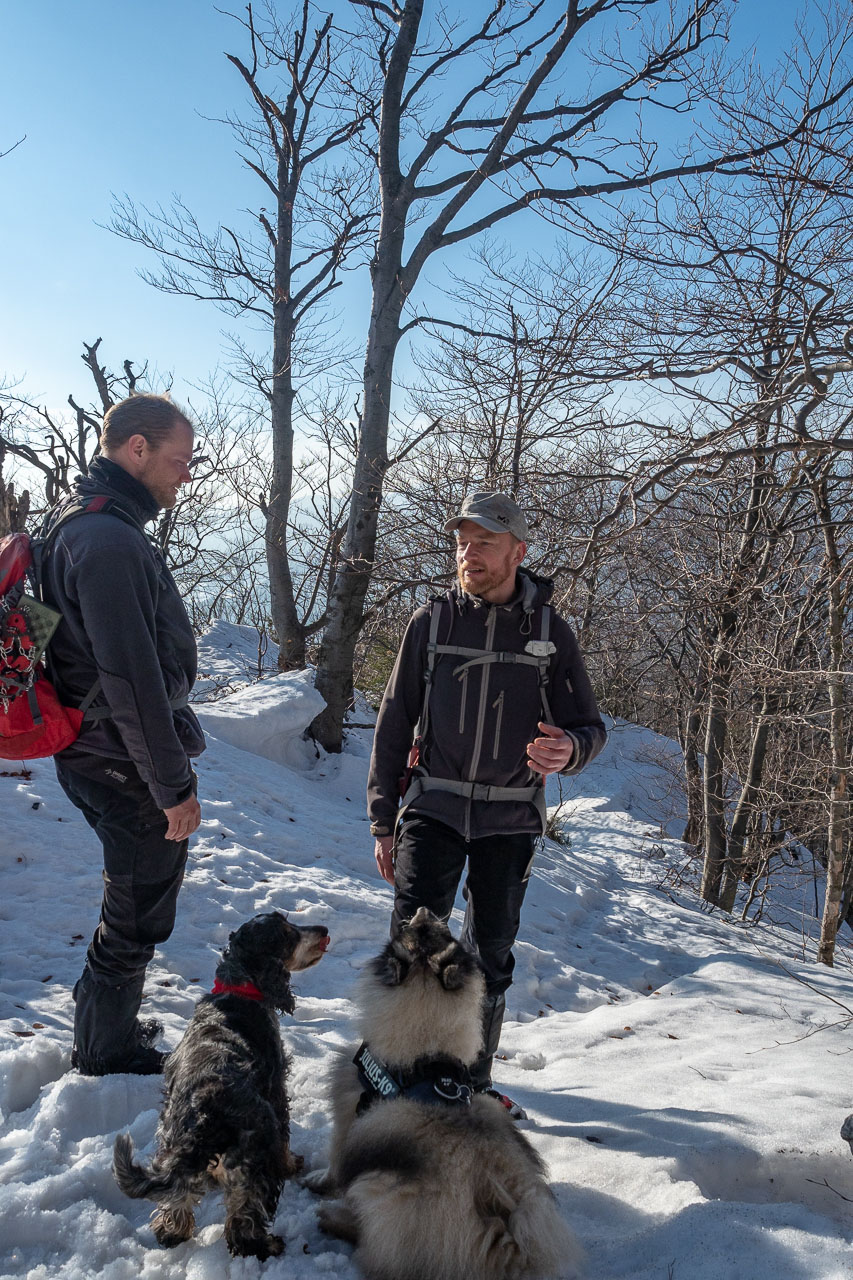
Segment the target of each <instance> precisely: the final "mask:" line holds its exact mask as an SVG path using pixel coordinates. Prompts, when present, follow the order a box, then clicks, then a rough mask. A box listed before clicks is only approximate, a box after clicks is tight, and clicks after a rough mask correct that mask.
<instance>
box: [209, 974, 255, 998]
mask: <svg viewBox="0 0 853 1280" xmlns="http://www.w3.org/2000/svg"><path fill="white" fill-rule="evenodd" d="M210 994H211V995H212V996H245V997H246V999H247V1000H263V998H264V993H263V991H259V990H258V988H257V987H256V986H255V984H254V982H220V980H219V978H217V979H216V980H215V981H214V983H213V986H212V987H211V990H210Z"/></svg>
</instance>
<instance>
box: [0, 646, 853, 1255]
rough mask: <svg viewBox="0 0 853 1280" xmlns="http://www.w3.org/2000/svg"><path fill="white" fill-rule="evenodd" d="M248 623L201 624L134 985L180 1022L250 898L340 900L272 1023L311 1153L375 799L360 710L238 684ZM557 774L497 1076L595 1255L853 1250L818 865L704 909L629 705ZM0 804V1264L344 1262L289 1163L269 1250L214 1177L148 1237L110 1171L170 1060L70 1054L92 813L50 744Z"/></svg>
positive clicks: (841, 1046)
mask: <svg viewBox="0 0 853 1280" xmlns="http://www.w3.org/2000/svg"><path fill="white" fill-rule="evenodd" d="M243 639H244V640H245V634H244V635H243ZM238 640H239V636H238V635H237V633H236V631H235V630H232V631H231V632H229V631H228V630H227V629H222V628H220V629H219V631H218V632H217V633H216V635H215V636H214V637H213V638H212V639H211V641H210V642H209V643H208V645H207V647H206V649H204V650H203V652H204V657H205V670H206V671H207V672H208V676H209V679H210V681H211V684H215V683H217V682H219V684H220V686H221V685H223V684H224V685H227V686H228V687H231V688H236V689H237V690H238V691H237V692H236V693H234V694H231V695H230V696H229V698H228V700H227V702H226V703H222V702H219V703H216V704H213V705H210V706H209V707H208V711H209V718H208V720H207V727H208V730H209V732H210V734H211V735H216V736H211V738H210V745H209V749H208V751H207V753H206V755H205V756H203V757H202V759H201V760H200V762H199V776H200V798H201V802H202V809H203V822H202V826H201V829H200V831H199V832H198V834H197V836H196V837H195V838H194V840H193V842H192V845H191V849H190V865H189V871H188V875H187V879H186V882H185V886H184V889H183V892H182V897H181V901H180V905H179V914H178V924H177V927H176V930H175V933H174V935H173V937H172V938H171V939H170V940H169V942H168V943H167V944H166V945H165V946H163V947H162V949H160V950H159V951H158V953H157V955H156V957H155V961H154V963H153V964H152V966H151V968H150V970H149V980H148V982H147V984H146V1000H145V1004H144V1006H143V1009H144V1011H145V1012H146V1013H155V1012H156V1013H157V1014H158V1015H159V1016H160V1017H162V1018H163V1020H164V1022H165V1024H166V1036H165V1039H166V1042H167V1043H168V1044H172V1045H174V1044H175V1043H177V1041H178V1039H179V1038H180V1036H181V1033H182V1030H183V1028H184V1026H185V1025H186V1021H187V1019H188V1017H189V1015H190V1013H191V1011H192V1008H193V1004H194V1002H195V1000H196V999H197V998H198V997H199V995H201V994H202V992H204V991H205V990H207V989H209V987H210V984H211V982H212V978H213V971H214V966H215V961H216V955H217V952H218V951H219V949H220V948H221V947H222V946H223V945H224V943H225V942H226V941H227V937H228V933H229V932H230V931H231V930H232V929H233V928H235V927H236V926H237V925H238V924H239V923H241V922H242V921H243V920H245V919H246V918H248V917H249V916H251V915H252V914H254V913H255V912H257V911H264V910H270V909H273V908H277V909H281V910H286V911H288V912H289V913H290V914H291V915H292V916H293V918H294V920H295V921H296V922H297V923H299V922H304V923H314V924H320V923H324V924H326V925H327V926H328V928H329V930H330V932H331V935H332V945H331V948H330V951H329V953H328V954H327V956H326V957H325V959H324V960H323V962H322V964H321V965H319V966H318V967H317V968H315V969H312V970H310V971H309V972H307V973H305V974H303V975H299V977H298V979H297V980H296V981H295V983H294V986H295V989H296V992H297V998H298V1007H297V1010H296V1014H295V1016H294V1017H293V1018H291V1019H285V1020H283V1024H282V1027H283V1034H284V1037H285V1040H286V1042H287V1045H288V1047H289V1048H290V1050H291V1052H292V1053H293V1056H294V1070H293V1076H292V1081H291V1083H292V1093H293V1120H294V1137H293V1145H294V1150H296V1151H299V1152H301V1153H302V1154H303V1155H304V1156H305V1160H306V1166H307V1167H308V1168H309V1169H310V1168H313V1167H317V1166H320V1165H322V1164H324V1163H325V1150H326V1145H327V1141H328V1137H329V1126H328V1120H327V1114H326V1109H325V1106H324V1102H323V1096H322V1080H323V1077H324V1076H325V1074H326V1072H327V1070H328V1068H329V1065H330V1063H331V1062H332V1061H333V1059H334V1056H335V1054H336V1053H338V1052H339V1051H341V1050H342V1049H343V1048H345V1047H346V1046H348V1045H350V1044H351V1043H352V1042H353V1033H352V1029H351V1019H352V1006H351V1003H350V998H351V994H352V989H353V985H354V980H355V978H356V975H357V973H358V971H359V969H360V968H361V967H362V966H363V965H364V963H365V962H366V961H367V960H368V959H369V958H370V957H371V956H373V955H374V954H376V952H377V951H379V950H380V948H381V946H382V945H383V943H384V941H385V938H386V936H387V927H388V918H389V910H390V890H389V889H388V888H387V886H386V885H384V883H383V882H382V881H381V880H380V879H379V878H378V876H377V874H376V872H375V869H374V863H373V857H372V841H371V839H370V837H369V835H368V830H367V822H366V819H365V816H364V802H363V795H364V781H365V773H366V766H367V755H368V751H369V732H367V731H361V732H360V733H356V734H354V735H352V738H351V741H350V744H349V747H348V750H347V751H346V752H345V753H344V754H343V755H341V756H340V757H338V758H334V759H327V758H320V757H318V756H317V755H316V753H315V752H314V751H313V749H311V748H310V747H309V746H307V745H306V744H305V743H304V742H302V740H301V737H300V732H301V730H302V728H303V727H304V725H305V724H306V723H307V722H308V721H309V720H310V719H311V717H312V715H313V714H314V710H315V709H316V708H315V707H314V705H313V694H312V691H311V690H310V687H308V686H306V684H305V681H304V678H301V677H299V676H293V677H287V678H284V679H282V678H280V677H279V678H276V679H274V680H271V681H269V682H267V681H264V682H263V684H262V686H261V687H260V689H258V688H255V689H253V688H252V687H251V686H246V687H245V688H244V689H243V690H242V691H241V690H240V688H239V686H240V685H244V684H245V681H246V680H247V679H249V678H251V674H252V672H251V666H252V653H251V652H250V650H251V648H252V645H251V644H248V645H245V644H244V645H243V650H244V651H242V650H241V649H240V643H237V641H238ZM229 645H230V648H229ZM229 664H231V665H230V667H229ZM241 664H242V665H241ZM232 668H233V669H232ZM241 673H242V674H241ZM271 743H272V744H273V746H272V747H271V746H270V744H271ZM271 754H272V755H275V756H276V759H270V758H269V756H270V755H271ZM552 785H553V788H554V790H553V793H549V799H551V800H552V801H553V803H555V804H556V803H557V802H558V801H559V800H560V796H559V794H558V789H557V785H556V783H552ZM563 800H564V808H563V810H562V814H563V824H564V825H563V831H564V833H565V835H566V836H567V837H568V839H569V840H570V843H569V844H557V843H552V842H548V843H547V844H546V845H545V847H544V848H543V849H542V851H541V852H540V854H539V856H538V858H537V860H536V864H535V870H534V873H533V877H532V880H531V884H530V890H529V893H528V899H527V904H526V909H525V916H524V921H523V926H522V932H521V940H520V942H519V944H518V947H517V967H516V981H515V984H514V986H513V988H512V990H511V992H510V993H509V1011H508V1017H507V1021H506V1023H505V1030H504V1036H503V1041H502V1053H503V1054H504V1055H505V1058H504V1060H503V1061H501V1062H499V1063H498V1064H497V1065H498V1067H499V1071H497V1072H496V1076H497V1078H498V1079H499V1082H500V1083H501V1085H503V1086H504V1087H505V1088H506V1089H507V1090H508V1091H509V1092H510V1093H511V1094H512V1095H513V1096H515V1097H517V1098H518V1099H519V1101H521V1102H522V1104H523V1105H524V1107H525V1108H526V1109H527V1111H528V1113H529V1116H530V1119H529V1121H528V1122H526V1123H525V1125H524V1127H525V1129H526V1131H527V1132H528V1134H529V1136H530V1137H531V1139H532V1141H533V1142H534V1143H535V1145H536V1147H537V1148H538V1150H539V1151H540V1152H541V1154H542V1155H543V1156H544V1158H545V1159H546V1160H547V1162H548V1164H549V1167H550V1170H551V1177H552V1182H553V1185H554V1188H555V1190H556V1194H557V1196H558V1199H559V1203H560V1205H561V1207H562V1210H563V1211H564V1213H565V1216H566V1218H567V1220H568V1221H569V1223H570V1224H571V1226H572V1227H573V1229H574V1230H575V1231H576V1232H577V1234H578V1235H579V1236H580V1238H581V1239H582V1241H583V1243H584V1245H585V1247H586V1249H587V1252H588V1257H589V1264H588V1276H589V1280H615V1278H617V1277H632V1278H633V1280H764V1278H765V1277H772V1280H817V1278H820V1280H836V1278H838V1280H840V1278H841V1277H853V1250H851V1236H853V1203H851V1202H853V1160H852V1159H851V1156H850V1153H849V1150H848V1148H847V1146H846V1144H844V1143H843V1142H842V1141H841V1139H840V1138H839V1132H838V1131H839V1128H840V1125H841V1122H842V1120H843V1118H844V1116H845V1115H846V1114H847V1113H848V1112H849V1111H853V1069H852V1068H853V1057H851V1050H853V1024H852V1023H851V1019H853V972H852V971H851V960H850V956H849V953H848V952H847V951H846V949H844V950H842V953H841V954H840V955H839V960H838V965H837V967H836V968H835V969H834V970H826V969H824V968H822V967H820V966H818V965H817V964H815V963H814V961H813V956H814V952H815V943H814V940H813V939H814V937H815V936H816V932H817V925H816V921H815V920H814V918H813V913H814V889H813V886H812V882H811V878H810V876H809V875H808V874H807V872H808V871H809V870H810V868H803V870H802V871H801V872H796V871H795V872H794V873H792V878H791V880H790V883H789V884H787V885H782V886H779V887H777V888H775V889H774V891H773V897H772V900H771V901H770V902H768V903H767V904H765V910H764V915H763V918H762V920H761V922H760V923H758V924H754V923H753V924H749V923H747V924H744V923H741V922H740V921H739V920H737V919H735V920H734V921H733V920H730V919H728V918H724V917H721V916H719V915H718V914H708V912H707V911H705V910H703V909H702V908H701V906H700V904H699V902H698V900H697V898H696V896H695V894H694V893H693V892H692V890H691V887H690V883H691V876H692V871H691V869H690V868H689V867H687V865H686V862H685V856H684V851H683V848H682V846H681V845H679V844H678V843H677V841H675V840H673V839H671V837H672V836H673V835H675V834H676V832H677V831H678V826H679V823H678V809H679V792H678V785H677V761H676V759H675V753H674V748H673V747H672V744H669V743H667V742H666V741H665V740H663V739H660V738H657V737H656V736H655V735H654V734H651V733H649V732H648V731H646V730H642V729H638V728H635V727H633V726H630V725H626V724H623V723H619V724H617V725H616V726H615V728H614V732H613V733H612V736H611V739H610V742H609V744H608V747H607V749H606V751H605V753H604V754H603V756H602V757H601V758H600V759H599V761H597V762H596V763H595V764H593V765H592V766H591V767H590V768H589V769H588V770H587V771H586V773H584V774H583V775H582V776H581V777H580V778H579V779H577V780H571V781H569V782H564V783H563ZM0 805H1V806H2V813H3V829H4V839H3V847H2V851H0V917H1V918H2V929H0V1276H2V1277H7V1276H14V1277H27V1280H46V1278H47V1277H60V1276H61V1277H69V1278H74V1280H77V1278H78V1277H79V1278H81V1280H90V1278H92V1277H102V1278H103V1280H137V1278H138V1277H143V1278H144V1280H178V1278H179V1277H181V1278H183V1277H187V1278H188V1280H225V1278H226V1277H228V1278H231V1277H234V1278H239V1280H250V1278H252V1277H257V1276H260V1275H261V1274H263V1275H264V1276H265V1277H268V1278H269V1280H276V1278H278V1280H284V1278H285V1277H287V1278H288V1280H290V1278H293V1280H306V1278H308V1277H318V1276H323V1277H333V1278H337V1277H340V1278H341V1280H354V1278H355V1276H356V1272H355V1268H354V1266H353V1264H352V1261H351V1256H350V1255H351V1250H350V1249H349V1247H348V1246H346V1245H344V1244H342V1243H339V1242H335V1241H329V1240H327V1239H325V1238H324V1237H323V1236H322V1235H321V1234H320V1232H319V1231H318V1229H317V1225H316V1217H315V1213H316V1202H315V1200H314V1198H313V1197H312V1196H311V1194H310V1193H309V1192H308V1191H306V1190H304V1189H301V1188H299V1187H298V1186H295V1185H291V1184H289V1185H287V1186H286V1187H285V1190H284V1192H283V1194H282V1197H281V1201H280V1205H279V1210H278V1215H277V1218H276V1222H275V1230H276V1231H277V1232H278V1233H280V1234H281V1235H283V1236H284V1237H285V1239H286V1241H287V1251H286V1253H285V1255H284V1256H283V1257H281V1258H279V1259H271V1260H270V1261H268V1262H266V1263H264V1264H260V1263H258V1262H257V1261H256V1260H255V1259H236V1260H232V1259H231V1258H230V1257H229V1255H228V1252H227V1250H226V1247H225V1243H224V1240H223V1235H222V1223H223V1214H222V1203H221V1200H220V1199H219V1197H217V1196H216V1195H210V1196H208V1197H207V1198H206V1200H205V1201H204V1202H203V1203H202V1205H201V1208H200V1211H199V1213H198V1215H197V1221H198V1233H197V1236H196V1238H195V1239H194V1240H192V1241H191V1242H189V1243H187V1244H185V1245H182V1246H180V1247H179V1248H177V1249H175V1250H172V1251H165V1250H161V1249H159V1248H158V1247H157V1245H156V1244H155V1242H154V1238H153V1236H152V1234H151V1232H150V1230H149V1228H148V1213H149V1210H150V1208H151V1206H150V1205H148V1204H146V1202H142V1201H131V1200H127V1199H126V1198H125V1197H124V1196H123V1195H122V1194H121V1192H120V1191H119V1190H118V1188H117V1187H116V1185H115V1183H114V1182H113V1179H112V1175H111V1172H110V1160H111V1153H112V1144H113V1139H114V1137H115V1135H116V1133H117V1132H119V1131H121V1130H125V1129H129V1131H130V1132H131V1134H132V1135H133V1138H134V1142H135V1144H136V1146H137V1148H140V1149H141V1150H142V1153H143V1154H144V1155H149V1154H150V1153H151V1150H152V1139H153V1135H154V1129H155V1125H156V1120H157V1112H158V1106H159V1090H160V1085H159V1081H158V1080H156V1079H151V1078H147V1079H146V1078H134V1077H130V1076H114V1077H110V1078H105V1079H86V1078H83V1077H80V1076H78V1075H76V1074H75V1073H73V1072H70V1071H69V1052H70V1048H71V1025H72V1003H71V987H72V985H73V983H74V981H75V979H76V977H77V975H78V973H79V970H80V967H81V965H82V962H83V956H84V952H85V948H86V944H87V941H88V938H89V935H90V933H91V930H92V928H93V926H94V923H95V919H96V913H97V903H98V900H99V894H100V889H99V884H100V862H99V848H98V845H97V842H96V840H95V838H94V836H92V834H91V833H90V832H89V830H88V828H87V827H86V826H85V824H84V823H83V820H82V818H81V817H80V816H79V815H78V814H77V812H76V811H75V810H74V809H73V808H72V806H71V805H70V804H69V803H68V802H67V801H66V800H65V798H64V796H63V795H62V793H61V791H60V790H59V788H58V786H57V784H56V781H55V777H54V773H53V766H52V764H51V762H50V761H40V762H36V763H35V764H34V765H33V766H32V769H31V776H29V777H21V776H15V768H14V766H9V768H8V769H7V770H6V771H5V773H3V774H2V775H0Z"/></svg>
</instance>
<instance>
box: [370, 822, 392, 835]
mask: <svg viewBox="0 0 853 1280" xmlns="http://www.w3.org/2000/svg"><path fill="white" fill-rule="evenodd" d="M370 834H371V835H372V836H390V835H393V834H394V833H393V831H392V830H391V828H390V827H389V826H388V823H387V822H371V824H370Z"/></svg>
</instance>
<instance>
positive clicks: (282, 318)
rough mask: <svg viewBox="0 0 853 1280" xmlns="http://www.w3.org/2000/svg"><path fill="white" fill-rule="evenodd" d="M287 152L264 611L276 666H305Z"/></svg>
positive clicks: (294, 184) (282, 178)
mask: <svg viewBox="0 0 853 1280" xmlns="http://www.w3.org/2000/svg"><path fill="white" fill-rule="evenodd" d="M290 156H291V152H290V146H289V143H288V142H287V141H286V142H285V144H284V145H283V146H282V150H281V153H280V155H279V160H278V199H277V206H278V207H277V225H276V242H275V285H276V290H275V301H274V303H273V351H272V386H271V390H270V425H271V428H272V475H271V477H270V493H269V499H268V502H267V508H266V513H265V514H266V557H267V570H268V572H269V582H270V614H271V616H272V624H273V628H274V630H275V633H276V636H277V637H278V645H279V649H278V669H279V671H295V670H300V669H301V668H302V667H304V666H305V627H304V625H303V623H302V622H301V621H300V618H299V613H298V610H297V608H296V600H295V598H294V593H293V575H292V573H291V571H290V557H289V554H288V547H287V522H288V520H289V518H290V498H291V493H292V490H293V406H294V403H295V401H296V392H295V390H294V386H293V338H294V333H295V331H296V320H295V318H294V314H293V300H292V298H291V288H292V283H293V280H292V256H293V206H294V202H295V200H296V196H297V188H298V179H297V180H295V181H294V180H293V179H292V178H291V177H290V175H289V172H288V166H289V160H290Z"/></svg>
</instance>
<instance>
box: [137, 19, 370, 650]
mask: <svg viewBox="0 0 853 1280" xmlns="http://www.w3.org/2000/svg"><path fill="white" fill-rule="evenodd" d="M238 21H240V23H241V25H242V27H243V29H244V31H245V34H246V38H247V40H248V45H249V56H248V58H246V59H244V58H241V57H238V56H237V55H234V54H229V55H228V58H229V61H230V62H231V63H232V64H233V66H234V67H235V68H236V70H237V71H238V72H239V74H240V76H241V78H242V80H243V82H244V84H245V85H246V87H247V88H248V91H249V95H250V101H251V104H252V107H253V111H254V115H253V117H252V118H251V119H250V120H248V121H246V120H240V119H232V120H231V121H230V122H229V123H230V124H231V127H232V129H233V131H234V133H235V136H236V137H237V139H238V141H239V142H240V144H241V147H242V160H243V162H244V164H245V165H246V166H247V167H248V168H249V170H250V171H251V172H252V173H253V174H255V175H256V176H257V178H258V180H259V182H260V184H261V191H262V197H261V198H262V199H266V200H269V199H272V201H273V202H274V212H273V214H272V216H269V215H268V214H267V211H266V209H265V208H263V207H259V208H257V210H256V211H255V213H254V217H253V220H254V226H255V229H252V228H250V229H249V230H247V231H241V230H239V229H237V228H236V227H230V226H225V225H222V226H219V227H218V228H217V229H216V230H215V231H214V232H213V233H209V232H206V231H205V230H203V229H202V227H201V226H200V225H199V223H198V221H197V220H196V217H195V216H194V214H193V213H192V212H191V211H190V210H189V209H187V208H186V207H185V206H184V205H183V204H182V203H181V202H180V201H176V203H175V205H174V206H173V208H172V209H171V210H170V211H166V210H163V209H159V210H155V211H153V212H152V211H151V210H147V209H143V210H142V211H139V210H137V208H136V206H135V205H134V203H133V202H132V201H131V200H130V199H128V198H125V199H124V200H123V201H121V202H119V203H118V204H117V206H116V210H115V216H114V218H113V222H112V227H113V230H115V231H116V232H117V233H118V234H119V235H121V236H123V237H125V238H126V239H129V240H132V241H134V242H136V243H138V244H141V245H143V246H144V247H145V248H148V249H152V250H154V251H155V252H156V253H157V254H158V255H159V256H160V258H161V259H162V264H163V265H162V268H161V271H160V272H159V274H152V273H146V274H145V278H146V279H147V280H148V281H149V283H151V284H153V285H155V286H156V287H157V288H159V289H161V290H164V291H165V292H168V293H175V294H181V295H185V296H189V297H194V298H198V299H200V300H204V301H212V302H214V303H215V304H216V305H218V306H219V307H221V308H222V309H223V310H224V311H225V312H226V314H229V315H231V316H235V317H254V318H256V319H258V320H259V321H260V323H261V325H262V326H263V327H264V328H265V330H266V332H267V334H268V336H269V351H268V353H267V352H264V354H262V355H261V356H260V357H257V356H255V355H253V354H252V352H251V351H250V350H249V348H248V347H247V346H246V345H245V343H244V342H242V341H237V342H235V345H236V348H237V354H238V362H239V364H240V367H241V369H242V376H243V378H244V379H245V380H246V381H247V382H248V384H249V385H250V387H253V388H254V391H255V392H256V393H260V394H261V395H262V396H263V398H264V400H265V402H266V404H267V406H268V413H269V425H270V431H271V441H272V450H271V457H270V470H269V476H268V479H267V481H266V483H265V485H264V490H265V496H264V497H263V499H262V506H263V513H264V519H265V546H266V559H267V568H268V573H269V586H270V608H271V613H272V619H273V625H274V628H275V632H276V635H277V638H278V642H279V664H280V666H281V667H282V669H285V670H287V669H290V668H298V667H302V666H304V665H305V644H306V637H307V635H308V634H310V631H311V629H313V628H314V627H316V625H317V622H318V619H317V616H316V613H315V615H314V618H313V622H312V619H311V616H310V615H305V614H303V613H302V612H301V611H300V609H299V606H298V602H297V599H296V590H295V586H294V579H293V570H292V565H291V558H290V554H289V545H288V538H289V524H290V521H291V502H292V497H293V474H294V436H295V431H296V426H297V422H298V419H299V416H300V410H299V399H300V387H301V386H302V385H304V383H305V382H306V381H307V380H308V379H310V378H311V377H317V376H318V375H319V374H320V373H321V372H322V371H324V370H327V369H328V368H329V367H330V366H332V365H334V363H335V362H336V361H338V362H339V361H340V360H341V352H340V349H338V351H337V352H334V351H333V349H332V348H331V346H330V344H329V343H328V341H327V340H326V339H325V338H324V336H323V325H322V321H323V317H324V311H323V308H324V305H325V303H326V301H327V299H328V298H329V296H330V295H331V294H332V293H333V292H334V290H335V289H336V288H337V287H338V286H339V285H340V283H341V273H342V271H343V269H344V267H345V265H346V263H347V260H348V258H349V257H350V256H351V255H354V254H356V253H357V251H358V250H359V248H360V246H361V244H362V242H363V239H364V236H365V233H366V230H367V228H368V227H369V224H370V221H371V217H372V204H371V201H370V200H369V198H368V192H369V180H368V177H366V176H365V173H364V168H363V165H362V162H361V159H360V157H359V154H358V152H357V150H356V149H355V148H354V147H349V148H347V144H349V143H352V142H353V140H354V139H356V138H357V135H358V134H359V132H360V130H361V129H362V128H363V126H364V123H365V120H366V119H367V118H368V117H369V115H370V114H371V111H372V105H371V97H370V95H369V93H365V92H363V91H362V90H361V89H360V88H359V87H358V84H357V82H356V76H355V75H354V74H349V73H348V64H347V58H348V54H347V47H346V41H345V40H343V39H342V38H341V37H340V33H339V32H338V31H336V29H335V28H334V26H333V21H332V16H331V15H328V16H327V17H325V18H324V19H322V20H321V21H320V22H319V25H318V26H317V27H316V28H315V27H314V25H313V24H314V18H313V14H312V9H311V7H310V5H309V2H308V0H303V3H302V5H301V10H300V12H299V14H298V16H297V18H296V20H295V22H294V23H293V24H292V25H290V26H286V27H285V26H282V25H280V24H279V22H278V20H277V18H276V17H275V13H274V10H273V8H272V7H271V6H270V7H268V9H267V11H266V15H265V18H264V21H263V23H260V22H259V21H258V19H257V18H256V15H255V13H254V11H253V9H252V6H251V5H249V6H248V7H247V9H246V17H245V18H241V19H238ZM339 157H340V159H339ZM336 163H337V168H335V167H334V165H335V164H336ZM313 604H314V607H315V608H316V607H317V602H316V601H314V602H313ZM320 614H321V620H322V610H320Z"/></svg>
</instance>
